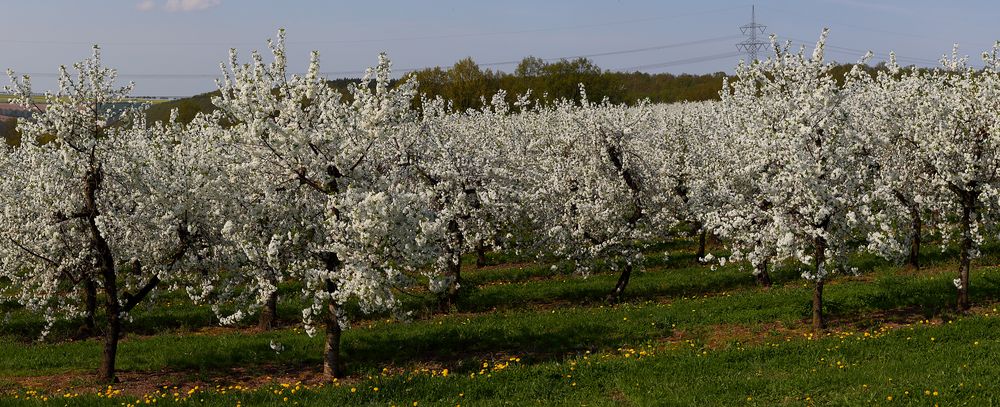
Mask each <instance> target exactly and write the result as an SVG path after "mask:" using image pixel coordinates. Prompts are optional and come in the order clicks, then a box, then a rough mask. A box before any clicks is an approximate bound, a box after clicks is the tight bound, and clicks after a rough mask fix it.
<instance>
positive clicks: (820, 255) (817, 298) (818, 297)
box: [812, 237, 826, 334]
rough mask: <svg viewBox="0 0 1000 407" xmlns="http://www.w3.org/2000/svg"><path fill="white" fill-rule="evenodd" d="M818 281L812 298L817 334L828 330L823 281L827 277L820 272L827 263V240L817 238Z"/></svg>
mask: <svg viewBox="0 0 1000 407" xmlns="http://www.w3.org/2000/svg"><path fill="white" fill-rule="evenodd" d="M815 261H816V276H817V277H818V279H817V280H816V283H815V285H814V286H813V298H812V329H813V332H815V333H817V334H818V333H820V332H822V331H823V329H825V328H826V321H824V320H823V280H824V279H825V278H826V277H825V276H820V275H819V272H820V270H821V269H822V268H823V263H824V262H825V261H826V239H823V238H822V237H817V238H816V259H815Z"/></svg>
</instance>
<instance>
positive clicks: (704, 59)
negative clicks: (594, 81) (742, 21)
mask: <svg viewBox="0 0 1000 407" xmlns="http://www.w3.org/2000/svg"><path fill="white" fill-rule="evenodd" d="M740 55H742V52H726V53H722V54H714V55H705V56H700V57H693V58H684V59H677V60H673V61H667V62H660V63H655V64H648V65H638V66H632V67H628V68H621V69H617V70H618V71H626V72H628V71H642V70H648V69H659V68H667V67H671V66H677V65H687V64H694V63H698V62H707V61H715V60H719V59H726V58H735V57H737V56H740Z"/></svg>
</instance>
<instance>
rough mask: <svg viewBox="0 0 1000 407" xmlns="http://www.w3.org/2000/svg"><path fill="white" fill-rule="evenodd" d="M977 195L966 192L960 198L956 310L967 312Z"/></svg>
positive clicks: (969, 305)
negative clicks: (960, 217) (960, 225)
mask: <svg viewBox="0 0 1000 407" xmlns="http://www.w3.org/2000/svg"><path fill="white" fill-rule="evenodd" d="M976 199H978V194H973V193H968V192H966V193H965V194H963V196H962V220H961V222H962V241H961V242H960V245H959V250H960V251H961V252H960V253H959V263H958V279H959V287H958V310H959V311H968V310H969V308H970V307H971V306H972V305H971V302H970V301H969V269H970V268H971V266H972V264H971V263H972V246H973V244H974V242H973V240H972V222H973V217H974V216H975V211H976Z"/></svg>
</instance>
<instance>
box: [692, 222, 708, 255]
mask: <svg viewBox="0 0 1000 407" xmlns="http://www.w3.org/2000/svg"><path fill="white" fill-rule="evenodd" d="M707 238H708V231H706V230H705V228H704V227H702V228H701V232H700V233H699V234H698V252H697V253H695V257H696V258H697V259H698V262H701V261H702V260H701V259H703V258H705V240H706V239H707Z"/></svg>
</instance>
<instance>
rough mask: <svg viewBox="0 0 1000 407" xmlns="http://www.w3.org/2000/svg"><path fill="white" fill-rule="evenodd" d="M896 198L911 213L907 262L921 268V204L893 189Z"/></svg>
mask: <svg viewBox="0 0 1000 407" xmlns="http://www.w3.org/2000/svg"><path fill="white" fill-rule="evenodd" d="M893 194H894V195H895V196H896V200H897V201H899V202H900V203H901V204H903V206H905V207H906V209H907V211H909V213H910V253H909V255H908V256H907V258H906V264H907V265H908V266H910V267H912V268H914V269H917V270H919V269H920V235H921V233H922V232H923V231H922V229H923V220H922V219H920V204H918V203H917V202H916V201H914V200H913V199H909V198H907V197H906V195H904V194H903V193H902V192H899V191H898V190H897V191H893Z"/></svg>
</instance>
